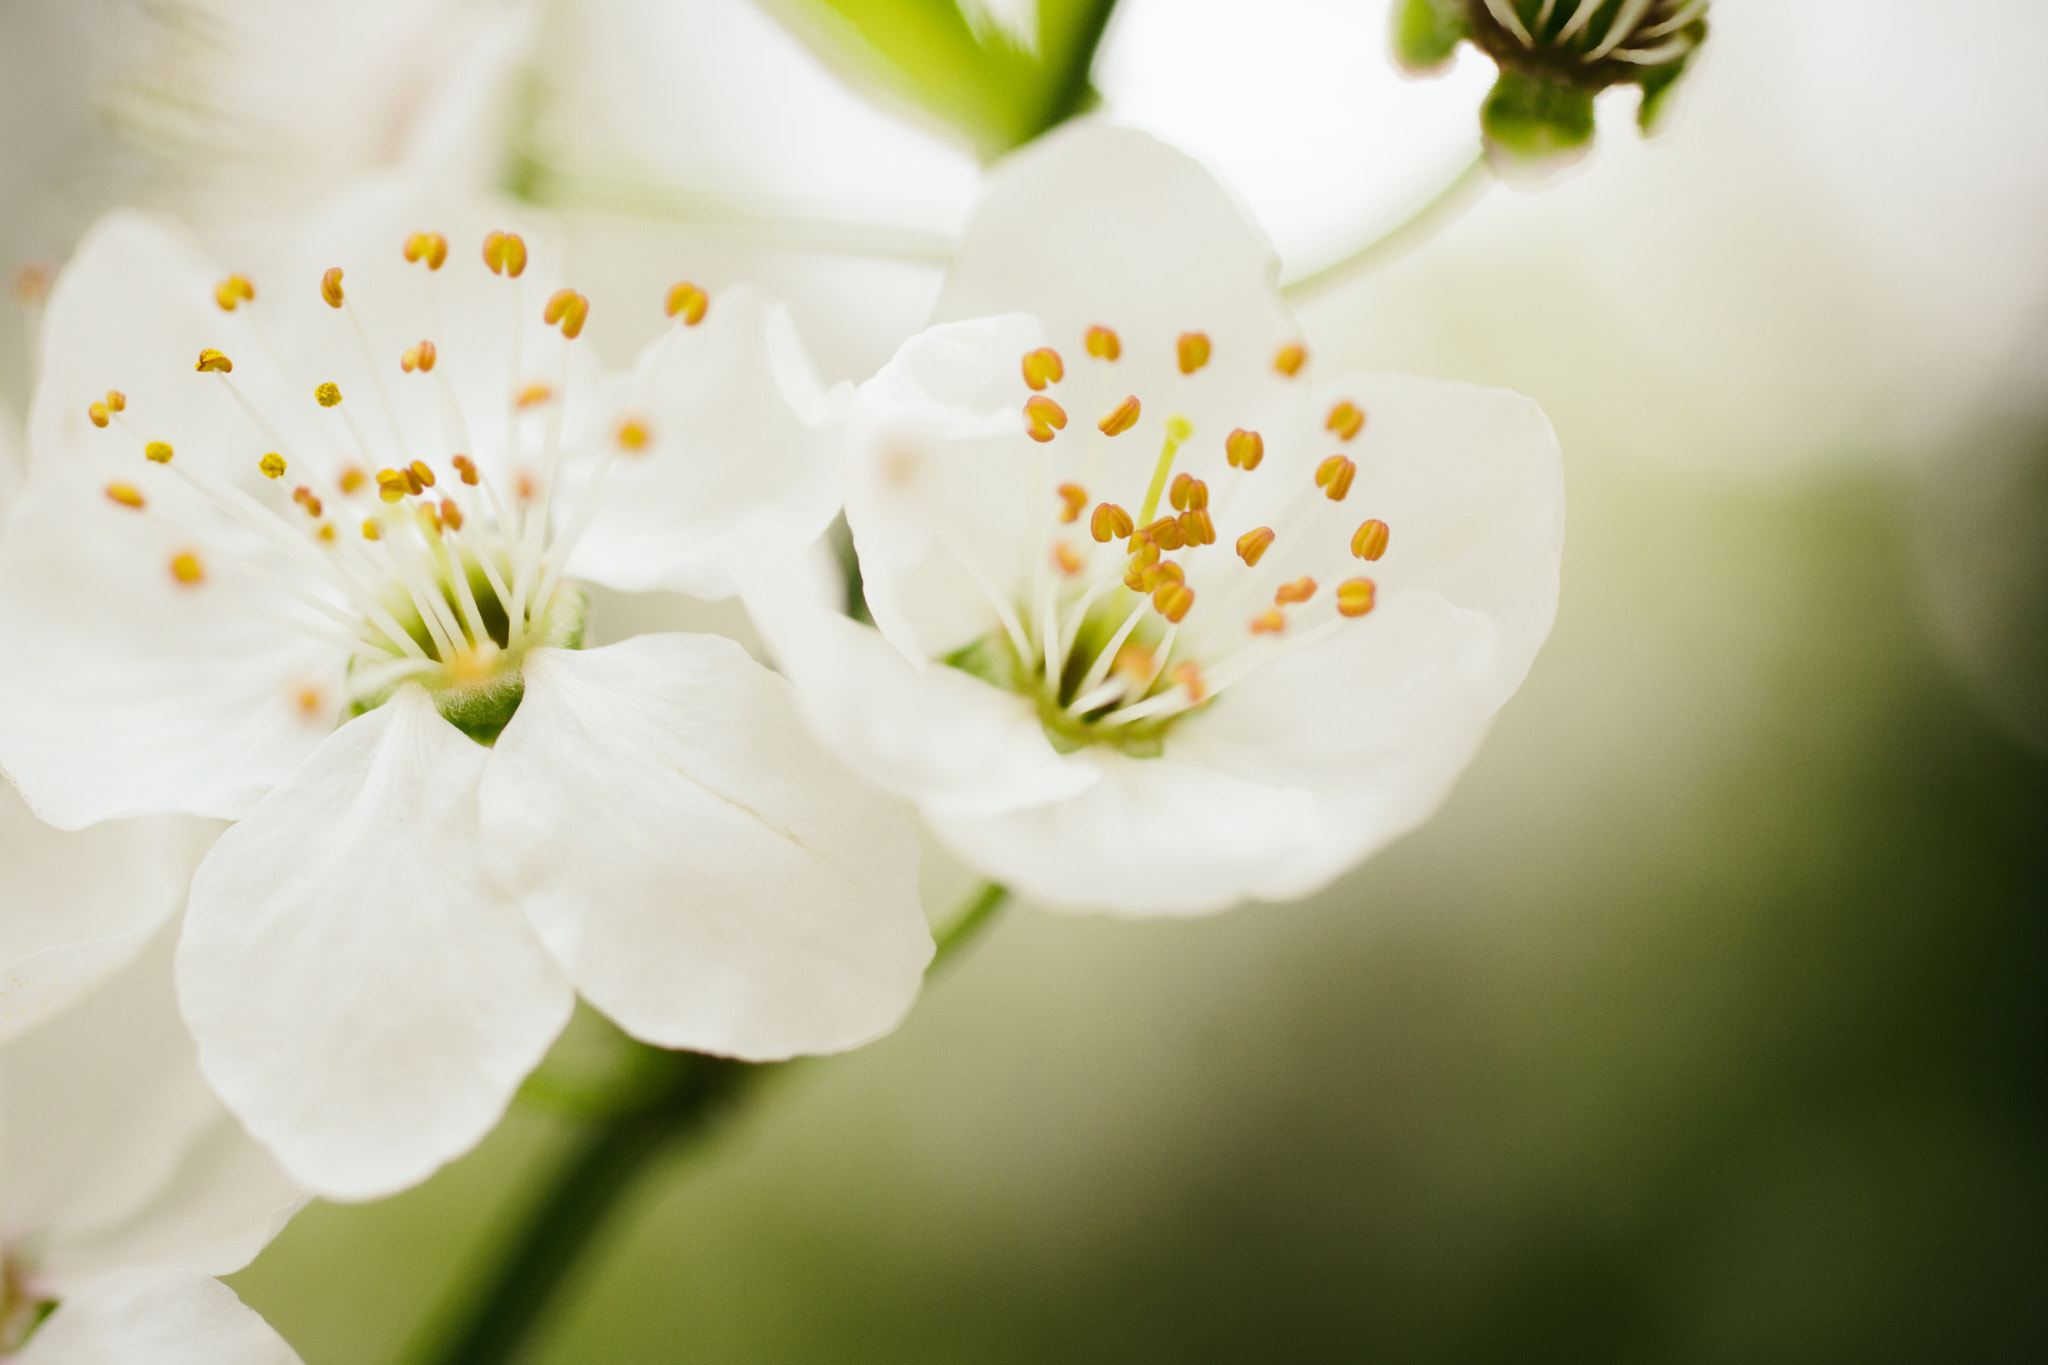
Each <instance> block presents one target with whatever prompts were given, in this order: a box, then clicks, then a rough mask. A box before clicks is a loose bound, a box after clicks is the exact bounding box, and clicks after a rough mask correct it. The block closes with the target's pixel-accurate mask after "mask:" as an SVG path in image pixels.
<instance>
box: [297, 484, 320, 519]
mask: <svg viewBox="0 0 2048 1365" xmlns="http://www.w3.org/2000/svg"><path fill="white" fill-rule="evenodd" d="M292 501H293V502H295V503H297V504H299V506H301V507H303V508H305V509H306V515H307V516H309V517H318V516H319V515H320V499H319V498H318V497H316V496H314V494H313V490H312V489H310V488H306V487H299V488H294V489H293V490H292Z"/></svg>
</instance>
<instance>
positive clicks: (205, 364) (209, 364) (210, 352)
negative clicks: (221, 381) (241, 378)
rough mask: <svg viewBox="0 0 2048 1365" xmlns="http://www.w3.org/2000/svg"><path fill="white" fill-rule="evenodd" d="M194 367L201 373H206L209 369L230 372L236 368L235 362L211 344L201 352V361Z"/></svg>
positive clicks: (224, 372) (222, 372) (223, 372)
mask: <svg viewBox="0 0 2048 1365" xmlns="http://www.w3.org/2000/svg"><path fill="white" fill-rule="evenodd" d="M192 368H193V369H195V370H197V371H199V372H200V373H201V374H205V373H207V372H208V371H213V372H215V373H219V374H228V373H230V372H231V371H233V369H234V368H235V362H234V361H232V360H229V359H228V358H227V357H226V356H224V355H222V354H221V353H220V352H219V351H216V350H214V349H213V348H212V347H211V346H209V347H207V348H206V349H205V350H203V351H201V352H200V353H199V363H198V364H197V365H194V366H193V367H192Z"/></svg>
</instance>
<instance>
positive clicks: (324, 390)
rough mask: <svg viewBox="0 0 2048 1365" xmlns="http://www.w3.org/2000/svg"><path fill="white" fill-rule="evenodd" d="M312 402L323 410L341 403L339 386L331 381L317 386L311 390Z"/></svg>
mask: <svg viewBox="0 0 2048 1365" xmlns="http://www.w3.org/2000/svg"><path fill="white" fill-rule="evenodd" d="M313 401H314V402H316V403H318V404H319V405H320V406H321V407H323V408H331V407H333V406H334V405H335V404H336V403H339V402H340V401H341V385H339V384H337V383H335V382H334V381H333V380H331V379H330V380H328V381H327V382H326V383H325V384H321V385H318V386H316V387H315V388H314V390H313Z"/></svg>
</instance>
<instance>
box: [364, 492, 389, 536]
mask: <svg viewBox="0 0 2048 1365" xmlns="http://www.w3.org/2000/svg"><path fill="white" fill-rule="evenodd" d="M393 501H395V499H394V500H393ZM363 539H364V540H382V539H384V533H383V532H382V531H380V530H378V529H377V523H376V522H374V521H365V522H364V523H363Z"/></svg>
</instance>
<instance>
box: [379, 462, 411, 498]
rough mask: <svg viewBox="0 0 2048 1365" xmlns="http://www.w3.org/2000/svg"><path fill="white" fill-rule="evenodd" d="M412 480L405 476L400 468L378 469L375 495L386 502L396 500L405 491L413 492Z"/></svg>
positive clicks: (402, 495)
mask: <svg viewBox="0 0 2048 1365" xmlns="http://www.w3.org/2000/svg"><path fill="white" fill-rule="evenodd" d="M412 485H413V481H412V480H411V479H408V478H407V477H406V476H405V471H404V470H402V469H380V470H378V471H377V496H378V497H380V498H382V499H384V501H386V502H397V501H398V500H399V499H400V498H402V497H404V496H405V495H406V494H407V493H410V492H413V491H414V489H413V486H412Z"/></svg>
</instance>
